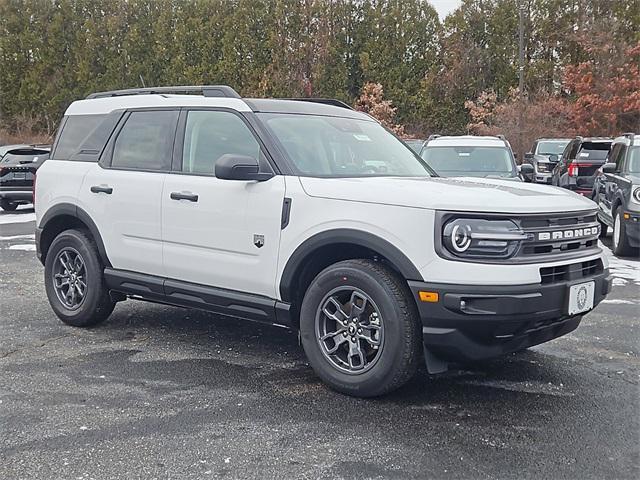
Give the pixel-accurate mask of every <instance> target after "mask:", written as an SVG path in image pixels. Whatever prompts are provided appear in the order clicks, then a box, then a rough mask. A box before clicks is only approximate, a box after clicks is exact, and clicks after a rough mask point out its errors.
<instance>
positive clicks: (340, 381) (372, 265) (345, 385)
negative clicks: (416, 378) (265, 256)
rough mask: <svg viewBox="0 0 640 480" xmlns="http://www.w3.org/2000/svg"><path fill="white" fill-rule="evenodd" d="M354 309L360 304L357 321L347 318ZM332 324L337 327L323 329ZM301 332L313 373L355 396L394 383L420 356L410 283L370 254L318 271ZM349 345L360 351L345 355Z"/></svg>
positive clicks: (378, 391)
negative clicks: (408, 284) (352, 321)
mask: <svg viewBox="0 0 640 480" xmlns="http://www.w3.org/2000/svg"><path fill="white" fill-rule="evenodd" d="M332 298H333V299H334V300H336V301H337V302H338V303H340V304H341V310H340V311H338V309H337V308H336V304H335V303H333V301H332V300H331V299H332ZM354 298H355V300H354ZM365 299H366V302H364V300H365ZM351 300H354V301H353V302H352V301H351ZM345 301H346V302H345ZM353 304H355V305H356V307H357V308H356V309H355V310H354V309H353V308H352V305H353ZM323 307H326V308H323ZM358 310H364V311H362V312H360V318H359V321H358V323H350V321H349V319H351V318H352V317H353V315H354V313H358ZM324 312H328V313H329V314H331V315H333V317H331V316H330V315H328V314H326V313H324ZM345 317H348V318H345ZM332 318H333V319H334V320H332ZM335 318H339V319H345V320H346V321H344V322H341V323H339V322H338V321H335ZM356 327H357V328H356ZM332 329H333V330H335V331H336V332H339V331H342V333H338V334H337V335H330V333H327V332H331V331H332ZM345 332H346V334H345ZM356 332H357V333H356ZM352 334H353V335H355V336H356V337H355V338H356V339H355V340H354V337H353V336H351V335H352ZM300 335H301V339H302V346H303V348H304V351H305V353H306V355H307V359H308V360H309V363H310V364H311V367H312V368H313V370H314V371H315V372H316V374H317V375H318V376H319V377H320V378H321V379H322V380H323V381H324V382H325V383H327V384H328V385H329V386H330V387H331V388H333V389H334V390H337V391H339V392H342V393H345V394H348V395H353V396H357V397H375V396H378V395H383V394H385V393H388V392H391V391H392V390H395V389H397V388H399V387H400V386H402V385H403V384H405V383H406V382H407V381H408V380H409V379H411V378H412V377H413V375H414V374H415V372H416V370H417V367H418V365H419V362H420V361H421V360H422V341H421V340H422V339H421V323H420V320H419V316H418V311H417V308H416V305H415V303H414V300H413V297H412V294H411V292H410V291H409V287H408V286H407V285H406V283H405V282H404V280H403V279H401V278H400V277H399V276H398V275H397V274H396V273H395V272H394V271H393V270H391V269H390V268H388V267H386V266H384V265H383V264H380V263H378V262H374V261H371V260H346V261H342V262H338V263H336V264H334V265H331V266H330V267H327V268H326V269H324V270H323V271H322V272H320V273H319V274H318V276H317V277H316V278H315V279H314V280H313V282H311V285H310V286H309V288H308V289H307V291H306V293H305V296H304V300H303V301H302V306H301V310H300ZM323 337H328V338H325V340H324V341H323V340H322V338H323ZM334 337H335V338H337V339H338V341H335V342H334V341H333V338H334ZM376 342H377V343H378V347H377V348H376V347H375V345H374V344H375V343H376ZM356 344H357V345H358V347H356V346H355V345H356ZM352 345H353V348H354V350H353V351H356V348H357V350H358V351H359V352H362V354H361V355H355V354H354V355H352V356H350V355H349V354H348V352H351V351H352V350H351V349H352ZM333 348H337V350H336V352H335V353H334V354H333V355H332V354H330V353H329V352H330V351H331V350H332V349H333ZM354 358H357V361H353V359H354ZM361 360H362V361H361Z"/></svg>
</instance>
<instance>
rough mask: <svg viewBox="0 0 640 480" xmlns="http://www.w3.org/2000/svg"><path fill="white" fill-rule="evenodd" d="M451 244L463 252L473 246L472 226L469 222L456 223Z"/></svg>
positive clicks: (456, 249) (452, 231)
mask: <svg viewBox="0 0 640 480" xmlns="http://www.w3.org/2000/svg"><path fill="white" fill-rule="evenodd" d="M450 238H451V246H452V247H453V249H454V250H455V251H456V252H459V253H462V252H464V251H466V250H467V249H468V248H469V247H470V246H471V227H470V226H469V225H468V224H456V225H454V226H453V228H452V229H451V237H450Z"/></svg>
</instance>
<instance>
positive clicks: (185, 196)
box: [171, 192, 198, 202]
mask: <svg viewBox="0 0 640 480" xmlns="http://www.w3.org/2000/svg"><path fill="white" fill-rule="evenodd" d="M171 200H189V201H190V202H197V201H198V195H196V194H195V193H189V192H171Z"/></svg>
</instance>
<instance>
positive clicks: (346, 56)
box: [0, 0, 640, 136]
mask: <svg viewBox="0 0 640 480" xmlns="http://www.w3.org/2000/svg"><path fill="white" fill-rule="evenodd" d="M519 4H520V5H521V6H522V8H523V15H524V32H525V58H526V68H525V71H524V75H525V85H526V96H525V97H524V98H525V99H526V101H527V102H528V103H529V104H536V102H537V103H538V104H539V103H540V102H543V103H544V102H548V101H550V100H549V99H552V100H553V101H560V102H563V107H562V109H560V110H561V111H560V113H557V112H556V113H557V114H558V115H561V116H563V118H565V117H566V119H567V120H566V122H568V123H567V124H566V125H564V124H562V126H561V127H558V128H562V129H564V131H567V129H569V128H574V127H575V128H577V127H578V126H577V125H576V122H578V121H579V122H583V123H585V124H587V123H589V122H592V121H593V119H591V118H590V117H589V114H588V113H586V114H585V113H584V112H582V111H583V110H585V109H586V110H589V109H590V108H592V104H591V103H589V102H590V101H591V100H588V99H587V100H585V98H582V97H587V96H588V98H591V96H592V95H593V94H596V95H601V96H602V98H600V99H597V98H596V99H595V100H594V101H595V103H596V104H598V108H600V110H602V112H601V116H602V119H601V120H598V119H596V121H595V124H594V125H592V127H593V129H599V128H600V129H605V130H607V131H606V132H604V133H615V132H617V131H618V130H621V129H624V128H628V127H634V126H635V127H636V129H637V126H638V121H639V120H640V116H639V114H638V112H639V111H640V98H638V96H639V94H638V90H640V86H639V85H638V83H637V82H638V80H637V77H638V75H637V70H636V71H635V72H636V74H635V77H636V78H635V80H634V78H633V71H632V72H629V69H633V68H634V66H635V68H637V63H638V60H640V56H639V55H640V52H639V51H637V50H638V49H636V50H634V49H633V48H634V46H637V45H639V44H640V43H639V42H640V0H590V1H584V0H463V2H462V4H461V5H460V6H459V8H457V9H456V10H455V11H454V12H453V13H452V14H450V15H449V16H447V18H446V19H444V21H441V20H440V19H439V18H438V15H437V12H436V11H435V9H434V8H433V7H432V6H431V4H430V3H429V2H428V1H426V0H0V126H2V127H4V128H5V129H6V130H8V131H15V130H17V129H19V128H21V127H24V125H27V126H28V127H29V128H33V129H35V130H39V131H44V132H47V133H52V132H53V131H54V130H55V128H56V126H57V124H58V122H59V120H60V117H61V115H62V113H63V112H64V110H65V109H66V107H67V106H68V105H69V103H70V102H72V101H73V100H76V99H79V98H83V97H84V96H86V95H87V94H88V93H91V92H95V91H102V90H113V89H120V88H129V87H136V86H141V83H142V82H144V83H145V84H146V85H153V86H160V85H198V84H227V85H231V86H232V87H233V88H235V89H236V90H237V91H238V92H239V93H240V94H241V95H243V96H246V97H252V96H256V97H264V96H269V97H301V96H302V97H308V96H316V97H332V98H338V99H340V100H343V101H345V102H347V103H349V104H353V105H355V104H358V99H359V98H360V97H361V95H363V94H366V92H364V90H366V89H367V88H369V89H370V88H371V85H376V86H378V85H379V87H380V89H383V92H384V101H385V102H390V105H393V108H394V109H395V110H394V114H395V116H394V119H393V122H395V123H396V124H398V125H401V126H403V128H404V130H403V131H404V132H405V133H406V134H408V135H418V136H421V135H426V134H428V133H434V132H437V133H452V134H455V133H464V132H467V131H470V130H471V131H474V129H476V130H477V129H478V128H479V127H478V125H480V126H481V127H482V128H485V127H486V128H489V129H490V128H494V127H496V125H498V128H499V123H500V121H501V120H500V119H499V114H500V112H502V111H503V110H504V109H505V108H507V109H508V107H509V105H516V106H515V107H513V108H515V109H516V110H517V109H518V108H522V104H516V103H515V101H514V98H515V97H517V98H518V99H519V101H520V102H522V101H523V100H522V97H520V96H519V95H517V92H515V93H514V88H515V87H517V84H518V18H519V10H518V6H519ZM634 82H635V83H634ZM634 89H635V93H634ZM376 91H377V90H376ZM380 91H382V90H380ZM363 92H364V93H363ZM621 92H622V93H621ZM612 95H613V96H615V95H619V96H621V98H620V99H618V103H616V101H613V100H612V99H611V98H610V97H611V96H612ZM487 98H489V99H490V100H491V101H492V102H493V103H492V104H491V105H489V106H487V105H484V104H483V106H481V105H480V102H484V101H486V99H487ZM592 100H593V99H592ZM612 101H613V104H611V105H610V103H611V102H612ZM607 102H609V103H607ZM634 102H635V103H634ZM360 103H361V104H362V103H363V102H362V100H361V101H360ZM365 103H366V102H365ZM490 103H491V102H490ZM592 103H593V102H592ZM614 104H615V105H614ZM518 105H519V106H518ZM603 105H604V106H603ZM538 106H539V105H538ZM485 107H486V108H485ZM513 108H512V109H513ZM571 108H573V109H574V110H579V111H580V112H582V113H581V114H579V113H580V112H573V113H572V112H571ZM532 111H536V112H539V111H542V112H544V109H540V108H538V109H533V110H532ZM552 113H553V112H552ZM478 115H480V117H478ZM581 115H582V116H581ZM503 116H504V115H503ZM583 117H584V118H583ZM507 118H510V117H509V116H508V115H507ZM502 121H503V122H505V121H507V122H508V121H510V120H502ZM537 122H538V123H540V120H539V119H538V120H537ZM572 122H573V123H572ZM554 125H555V124H554ZM482 128H480V129H481V130H482ZM590 128H591V127H590Z"/></svg>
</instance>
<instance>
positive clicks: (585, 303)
mask: <svg viewBox="0 0 640 480" xmlns="http://www.w3.org/2000/svg"><path fill="white" fill-rule="evenodd" d="M595 290H596V282H594V281H591V282H583V283H578V284H576V285H571V286H570V287H569V292H568V293H569V295H568V296H569V301H568V305H567V314H569V315H577V314H579V313H584V312H588V311H589V310H591V309H592V308H593V301H594V296H595Z"/></svg>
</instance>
